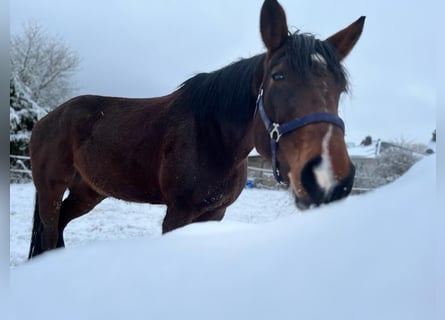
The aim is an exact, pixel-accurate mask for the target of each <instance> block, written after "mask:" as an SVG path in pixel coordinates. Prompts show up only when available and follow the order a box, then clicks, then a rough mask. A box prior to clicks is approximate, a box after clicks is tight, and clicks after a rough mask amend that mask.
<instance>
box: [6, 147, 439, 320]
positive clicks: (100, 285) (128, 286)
mask: <svg viewBox="0 0 445 320" xmlns="http://www.w3.org/2000/svg"><path fill="white" fill-rule="evenodd" d="M435 165H436V159H435V156H429V157H426V158H425V159H423V160H422V161H419V162H418V163H417V164H416V165H415V166H414V167H413V168H412V169H411V170H410V171H409V172H408V173H407V174H406V175H404V176H402V177H401V178H400V179H398V180H397V181H395V182H394V183H392V184H390V185H387V186H385V187H382V188H379V189H377V190H375V191H373V192H370V193H367V194H364V195H360V196H354V197H349V198H347V199H346V200H344V201H340V202H337V203H334V204H331V205H327V206H324V207H321V208H318V209H313V210H311V211H306V212H304V213H299V212H297V211H296V209H294V207H293V204H292V199H291V198H290V196H289V195H288V194H287V193H286V192H283V191H265V190H256V189H246V190H244V192H243V193H242V195H241V197H240V198H239V199H238V200H237V202H236V203H235V204H234V205H233V206H232V207H230V208H229V211H228V214H227V218H226V219H224V220H223V222H220V223H219V222H207V223H199V224H192V225H189V226H186V227H184V228H182V229H179V230H176V231H174V232H171V233H169V234H167V235H165V236H160V222H161V220H162V216H163V208H162V207H157V206H148V207H147V206H140V207H139V206H134V205H127V204H123V203H120V202H118V201H109V202H105V201H104V202H103V203H102V204H101V206H100V207H98V208H97V209H96V210H95V211H94V213H91V214H90V215H89V216H90V217H88V216H86V217H85V218H81V219H79V221H78V222H76V223H73V226H70V231H69V232H67V234H66V240H67V248H66V249H63V250H57V251H53V252H51V253H48V254H45V255H43V256H42V257H40V258H38V259H35V260H33V261H31V262H28V263H23V255H24V251H26V250H27V239H26V238H27V237H29V235H28V236H27V234H28V232H29V227H30V221H29V219H30V217H31V213H32V203H30V202H32V201H30V199H32V198H33V197H32V192H33V189H32V186H30V185H12V186H11V265H12V266H13V267H12V268H11V279H10V282H11V285H10V286H11V296H10V306H11V310H13V311H14V312H13V314H12V315H13V319H30V318H33V319H53V318H54V319H55V318H58V319H59V318H62V319H342V320H343V319H373V320H374V319H379V320H381V319H391V320H394V319H404V320H408V319H443V317H442V318H441V317H440V316H443V315H442V314H439V312H440V311H441V310H443V308H442V309H440V307H441V304H439V300H438V296H436V294H438V293H437V292H439V290H440V289H442V290H443V288H442V287H441V285H442V283H439V282H437V281H436V280H437V279H439V278H440V275H439V273H441V271H440V270H436V269H435V265H436V262H437V263H438V264H439V265H443V261H442V260H443V257H441V256H439V255H438V254H437V253H438V252H436V251H438V247H436V246H435V245H434V239H435V236H434V221H435V219H436V211H435ZM104 211H109V212H107V213H105V212H104ZM143 211H144V212H145V213H144V215H145V217H144V218H142V212H143ZM118 226H120V229H119V227H118ZM127 229H130V231H129V233H128V234H126V233H127ZM124 238H127V239H124ZM128 238H131V239H128ZM69 239H70V240H69ZM96 239H100V240H101V241H98V240H96ZM111 239H113V240H111ZM25 240H26V241H25ZM22 241H24V242H23V243H22ZM25 244H26V245H25ZM441 259H442V260H441ZM439 260H440V261H439ZM436 273H437V274H436ZM442 279H443V277H442Z"/></svg>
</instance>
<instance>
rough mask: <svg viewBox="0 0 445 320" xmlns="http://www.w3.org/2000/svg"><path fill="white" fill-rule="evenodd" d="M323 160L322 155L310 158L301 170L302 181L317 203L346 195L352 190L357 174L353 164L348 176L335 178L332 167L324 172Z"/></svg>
mask: <svg viewBox="0 0 445 320" xmlns="http://www.w3.org/2000/svg"><path fill="white" fill-rule="evenodd" d="M322 160H323V159H322V158H321V157H316V158H314V159H312V160H310V161H309V162H308V163H307V164H306V165H305V166H304V168H303V170H302V171H301V183H302V185H303V187H304V189H305V190H306V192H307V194H308V195H309V196H310V198H311V201H312V202H313V204H315V205H320V204H322V203H329V202H331V201H334V200H339V199H342V198H344V197H346V196H347V195H348V194H349V193H350V192H351V189H352V184H353V182H354V176H355V167H354V166H353V165H352V164H351V166H350V170H349V174H348V176H347V177H346V178H344V179H343V180H340V181H338V180H335V179H334V178H333V174H332V172H330V171H329V170H330V168H328V169H329V170H328V172H323V168H322V167H323V166H322V165H321V164H322ZM324 169H325V170H326V168H324Z"/></svg>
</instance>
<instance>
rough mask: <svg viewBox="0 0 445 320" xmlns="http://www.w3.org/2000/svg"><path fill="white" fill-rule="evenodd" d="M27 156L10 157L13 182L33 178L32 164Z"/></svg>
mask: <svg viewBox="0 0 445 320" xmlns="http://www.w3.org/2000/svg"><path fill="white" fill-rule="evenodd" d="M29 160H30V159H29V157H27V156H16V155H12V154H10V155H9V166H10V168H9V172H10V173H11V180H20V179H23V178H27V179H29V178H31V179H32V173H31V164H30V162H29Z"/></svg>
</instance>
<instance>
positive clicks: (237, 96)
mask: <svg viewBox="0 0 445 320" xmlns="http://www.w3.org/2000/svg"><path fill="white" fill-rule="evenodd" d="M285 45H286V50H285V53H284V54H285V56H286V61H287V63H288V64H289V65H290V67H291V68H292V69H293V70H294V71H295V72H296V73H298V74H299V75H300V76H301V77H302V78H303V79H310V77H309V75H310V74H313V73H314V72H320V66H319V65H318V66H317V64H316V63H314V61H313V59H312V57H311V56H312V54H314V53H318V54H320V55H321V56H323V58H324V59H325V60H326V65H327V70H329V71H330V72H331V73H332V74H333V75H334V78H335V80H336V82H337V83H338V85H339V87H340V88H341V90H345V91H346V89H347V83H348V81H347V76H346V72H345V70H344V68H343V66H342V65H341V63H340V61H339V58H338V55H337V53H336V51H335V49H334V48H333V47H332V46H331V45H330V44H329V43H328V42H326V41H321V40H319V39H316V38H315V37H314V36H313V35H311V34H308V33H299V32H298V31H297V32H295V33H293V34H289V37H288V39H287V42H286V44H285ZM264 58H265V54H260V55H256V56H254V57H251V58H248V59H242V60H240V61H237V62H234V63H232V64H230V65H228V66H226V67H224V68H222V69H220V70H217V71H214V72H211V73H199V74H197V75H195V76H194V77H192V78H190V79H188V80H186V81H185V82H184V83H183V84H182V85H181V86H180V87H179V96H178V99H179V100H180V101H181V102H185V101H186V103H183V104H184V105H187V108H188V109H189V110H191V111H192V112H193V113H194V114H195V116H196V117H197V119H199V120H200V121H210V120H216V121H229V122H231V123H246V122H248V121H249V120H251V117H252V115H253V112H254V110H255V99H256V97H255V96H254V95H253V94H252V85H253V81H254V77H255V73H256V72H257V70H258V68H259V67H260V66H261V64H262V63H263V62H264ZM317 68H318V70H317ZM178 105H179V104H178Z"/></svg>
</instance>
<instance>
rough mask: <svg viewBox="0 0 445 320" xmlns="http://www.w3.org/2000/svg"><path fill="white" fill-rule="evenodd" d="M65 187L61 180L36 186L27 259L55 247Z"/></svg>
mask: <svg viewBox="0 0 445 320" xmlns="http://www.w3.org/2000/svg"><path fill="white" fill-rule="evenodd" d="M65 189H66V185H65V184H63V183H61V182H59V183H53V184H51V185H50V187H45V188H43V187H40V188H38V191H37V196H36V208H35V212H34V223H33V231H32V237H31V245H30V251H29V256H28V258H29V259H30V258H32V257H35V256H37V255H39V254H41V253H43V252H44V251H47V250H50V249H54V248H56V247H57V241H58V237H59V234H58V228H57V227H58V223H59V213H60V207H61V203H62V197H63V193H64V191H65Z"/></svg>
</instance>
